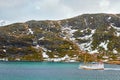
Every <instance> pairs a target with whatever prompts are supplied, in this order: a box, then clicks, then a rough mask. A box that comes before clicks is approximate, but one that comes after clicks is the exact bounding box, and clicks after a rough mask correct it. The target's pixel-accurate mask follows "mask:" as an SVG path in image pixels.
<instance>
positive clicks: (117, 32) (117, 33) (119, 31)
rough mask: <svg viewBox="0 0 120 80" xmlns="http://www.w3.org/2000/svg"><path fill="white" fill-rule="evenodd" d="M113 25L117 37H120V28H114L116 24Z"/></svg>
mask: <svg viewBox="0 0 120 80" xmlns="http://www.w3.org/2000/svg"><path fill="white" fill-rule="evenodd" d="M110 25H111V27H113V28H114V29H116V30H117V31H116V36H118V37H119V36H120V27H116V26H114V23H111V24H110Z"/></svg>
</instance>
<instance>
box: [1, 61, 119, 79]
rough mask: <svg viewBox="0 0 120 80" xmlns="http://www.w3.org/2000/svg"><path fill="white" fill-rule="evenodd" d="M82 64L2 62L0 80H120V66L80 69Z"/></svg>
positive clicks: (106, 65)
mask: <svg viewBox="0 0 120 80" xmlns="http://www.w3.org/2000/svg"><path fill="white" fill-rule="evenodd" d="M79 65H80V63H64V62H0V80H120V65H110V64H105V70H83V69H79V68H78V67H79Z"/></svg>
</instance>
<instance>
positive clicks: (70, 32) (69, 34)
mask: <svg viewBox="0 0 120 80" xmlns="http://www.w3.org/2000/svg"><path fill="white" fill-rule="evenodd" d="M71 28H72V26H69V27H62V28H61V30H62V33H64V32H65V33H66V34H65V37H63V38H64V39H66V38H69V39H70V40H72V41H73V40H75V38H74V37H73V35H74V34H73V33H74V32H76V31H77V30H76V29H71Z"/></svg>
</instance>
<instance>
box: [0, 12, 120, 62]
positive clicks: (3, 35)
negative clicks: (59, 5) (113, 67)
mask: <svg viewBox="0 0 120 80" xmlns="http://www.w3.org/2000/svg"><path fill="white" fill-rule="evenodd" d="M85 55H88V56H87V57H88V61H93V60H96V59H103V60H104V59H107V60H113V59H119V58H120V15H119V14H83V15H80V16H77V17H74V18H70V19H64V20H57V21H52V20H46V21H35V20H32V21H28V22H25V23H15V24H11V25H7V26H4V27H0V57H1V60H21V61H71V62H72V61H83V60H84V56H85ZM96 55H97V57H96Z"/></svg>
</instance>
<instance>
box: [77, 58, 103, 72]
mask: <svg viewBox="0 0 120 80" xmlns="http://www.w3.org/2000/svg"><path fill="white" fill-rule="evenodd" d="M79 68H80V69H85V70H104V63H103V62H102V61H99V62H90V63H88V62H87V61H86V56H85V60H84V64H82V65H80V66H79Z"/></svg>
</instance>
